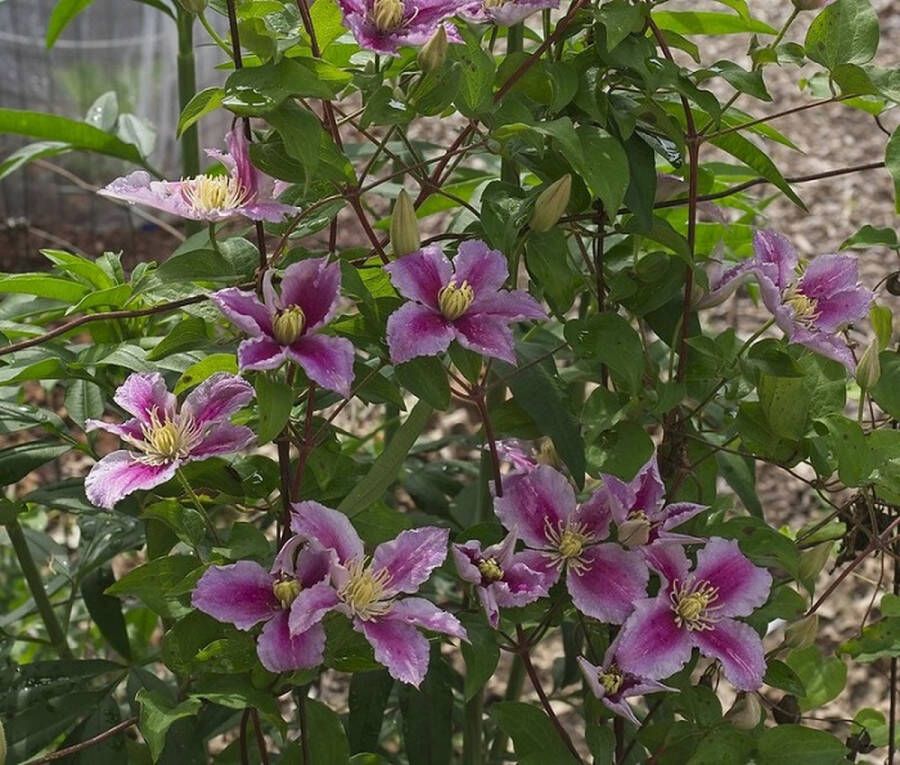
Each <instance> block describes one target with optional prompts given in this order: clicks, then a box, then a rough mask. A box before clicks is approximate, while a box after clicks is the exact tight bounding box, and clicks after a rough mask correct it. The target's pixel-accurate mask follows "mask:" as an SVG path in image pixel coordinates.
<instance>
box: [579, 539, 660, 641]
mask: <svg viewBox="0 0 900 765" xmlns="http://www.w3.org/2000/svg"><path fill="white" fill-rule="evenodd" d="M581 563H582V564H583V566H584V568H582V567H581V566H579V567H578V568H570V569H569V570H568V571H567V573H566V585H567V586H568V589H569V594H570V595H571V596H572V603H573V604H574V605H575V608H577V609H578V610H579V611H581V612H582V613H583V614H586V615H587V616H590V617H592V618H594V619H599V620H600V621H602V622H607V623H609V624H622V622H624V621H625V620H626V619H627V618H628V616H629V614H630V613H631V612H632V611H633V610H634V604H635V603H636V602H637V601H638V600H640V599H641V598H643V597H645V596H646V594H647V581H648V580H649V578H650V573H649V571H647V566H646V565H645V564H644V560H643V558H642V557H641V554H640V553H638V552H636V551H633V550H623V549H622V548H621V547H619V546H618V545H615V544H601V545H594V546H593V547H589V548H588V549H586V550H585V551H584V553H583V554H582V559H581Z"/></svg>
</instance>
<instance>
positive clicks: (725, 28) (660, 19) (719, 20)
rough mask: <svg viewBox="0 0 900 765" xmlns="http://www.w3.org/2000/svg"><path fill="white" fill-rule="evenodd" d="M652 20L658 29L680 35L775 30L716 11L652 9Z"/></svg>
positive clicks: (765, 32) (772, 31)
mask: <svg viewBox="0 0 900 765" xmlns="http://www.w3.org/2000/svg"><path fill="white" fill-rule="evenodd" d="M653 20H654V21H655V22H656V25H657V26H658V27H659V28H660V29H665V30H668V31H671V32H675V33H676V34H680V35H734V34H744V33H746V32H754V33H756V34H764V35H774V34H776V33H777V32H776V30H775V29H773V28H772V27H770V26H769V25H768V24H766V23H764V22H762V21H759V20H758V19H753V18H744V17H742V16H736V15H734V14H731V13H718V12H716V11H654V13H653Z"/></svg>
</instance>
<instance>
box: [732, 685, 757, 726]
mask: <svg viewBox="0 0 900 765" xmlns="http://www.w3.org/2000/svg"><path fill="white" fill-rule="evenodd" d="M762 717H763V708H762V704H760V703H759V697H758V696H757V695H756V694H755V693H741V694H739V695H738V697H737V700H736V701H735V702H734V704H732V705H731V709H729V710H728V711H727V712H726V713H725V719H726V720H728V722H730V723H731V724H732V725H733V726H734V727H735V728H737V729H738V730H753V729H754V728H755V727H756V726H757V725H759V723H760V721H761V720H762Z"/></svg>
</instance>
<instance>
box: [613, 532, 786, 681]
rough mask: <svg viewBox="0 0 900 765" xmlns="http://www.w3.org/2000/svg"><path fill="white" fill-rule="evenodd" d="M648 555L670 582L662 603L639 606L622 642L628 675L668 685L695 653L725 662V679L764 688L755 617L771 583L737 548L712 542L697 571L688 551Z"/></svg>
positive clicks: (667, 548) (619, 654) (659, 549)
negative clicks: (751, 618) (746, 620)
mask: <svg viewBox="0 0 900 765" xmlns="http://www.w3.org/2000/svg"><path fill="white" fill-rule="evenodd" d="M648 555H651V556H653V558H654V568H655V569H656V570H657V571H659V572H660V574H661V575H662V577H663V580H664V581H663V586H662V587H661V588H660V591H659V594H658V595H657V596H656V597H655V598H645V599H643V600H640V601H638V602H637V603H636V604H635V609H634V613H633V614H632V615H631V616H630V617H628V620H627V621H626V622H625V624H624V625H623V626H622V631H621V632H620V633H619V635H618V638H617V639H618V644H619V647H618V650H617V651H616V659H617V662H618V665H619V666H620V667H621V668H622V669H623V670H624V671H626V672H631V673H633V674H635V675H639V676H641V677H647V678H651V679H654V680H661V679H663V678H666V677H669V675H672V674H674V673H675V672H677V671H678V670H680V669H681V668H682V667H683V666H684V665H685V664H686V663H687V662H688V660H689V659H690V658H691V652H692V650H693V649H694V648H697V649H699V650H700V653H702V654H703V655H704V656H708V657H710V658H712V659H718V660H719V661H720V662H722V668H723V669H724V670H725V677H727V678H728V680H729V682H731V684H732V685H734V686H735V687H736V688H738V689H739V690H742V691H753V690H756V689H757V688H759V686H760V685H762V680H763V675H764V674H765V671H766V661H765V655H764V652H763V644H762V639H761V638H760V637H759V635H758V634H757V633H756V631H755V630H754V629H753V628H752V627H750V626H749V625H747V624H743V623H742V622H739V621H737V620H735V619H734V617H736V616H748V615H749V614H750V613H752V612H753V610H754V609H755V608H758V607H759V606H761V605H762V604H763V603H765V602H766V600H767V599H768V597H769V590H770V589H771V586H772V577H771V576H770V575H769V572H768V571H766V570H765V569H763V568H759V567H758V566H754V565H753V563H751V562H750V561H749V560H748V559H747V558H746V557H745V556H744V555H743V553H741V550H740V548H739V547H738V544H737V542H734V541H732V540H727V539H721V538H719V537H712V538H711V539H710V540H709V541H708V542H707V544H706V545H705V546H704V547H703V548H702V549H701V550H700V551H699V552H698V553H697V563H696V565H695V566H694V567H693V570H691V567H690V563H689V562H688V559H687V556H686V555H685V553H684V549H683V548H682V547H681V545H677V544H672V545H656V546H654V547H653V548H652V550H650V552H649V553H648Z"/></svg>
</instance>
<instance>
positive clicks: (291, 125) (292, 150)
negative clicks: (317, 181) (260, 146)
mask: <svg viewBox="0 0 900 765" xmlns="http://www.w3.org/2000/svg"><path fill="white" fill-rule="evenodd" d="M266 119H267V120H268V121H269V124H271V125H272V127H273V128H275V129H276V130H277V131H278V134H279V135H280V136H281V142H282V144H283V145H284V150H285V151H286V152H287V153H288V155H289V156H291V157H293V158H294V159H296V160H298V161H299V162H301V163H302V164H303V166H304V167H305V168H306V170H307V172H308V173H313V172H314V171H315V169H316V166H317V165H318V164H319V159H320V158H321V156H322V154H321V151H320V144H321V142H322V140H323V134H322V133H323V131H322V125H321V123H320V122H319V119H318V117H316V115H315V114H313V113H312V112H311V111H310V110H309V109H304V108H303V107H302V106H300V105H299V104H297V103H295V102H293V101H286V102H285V103H283V104H282V105H281V106H279V107H278V108H277V109H273V110H272V111H271V112H269V114H268V115H267V116H266Z"/></svg>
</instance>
